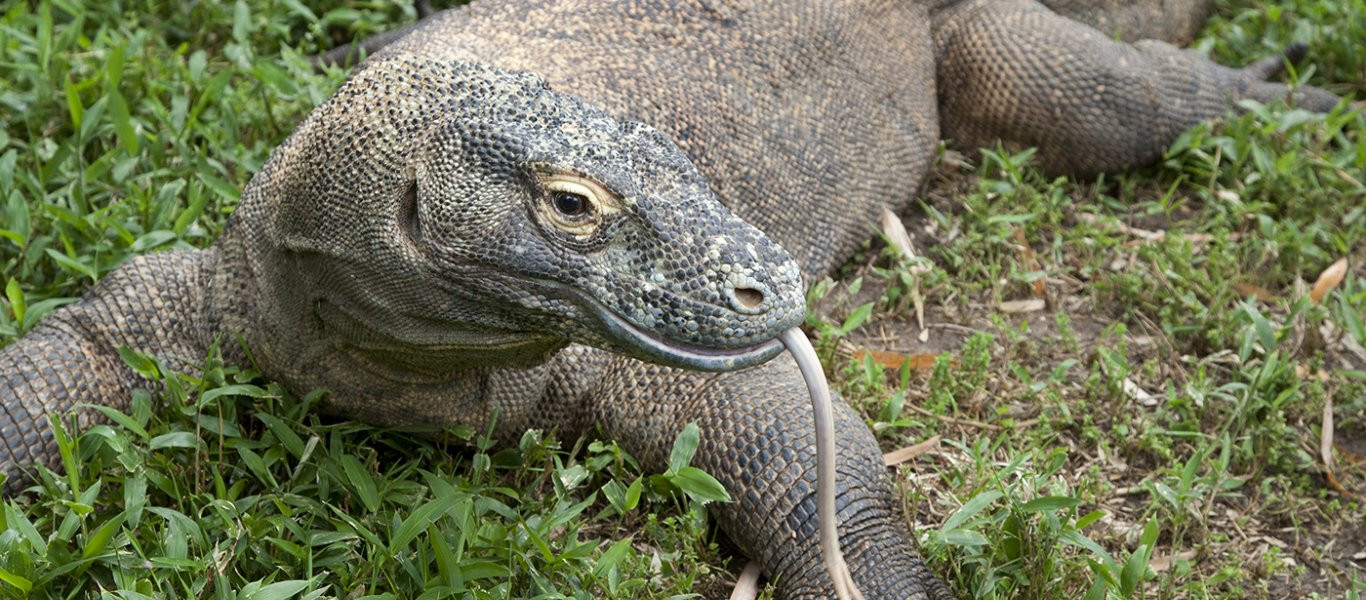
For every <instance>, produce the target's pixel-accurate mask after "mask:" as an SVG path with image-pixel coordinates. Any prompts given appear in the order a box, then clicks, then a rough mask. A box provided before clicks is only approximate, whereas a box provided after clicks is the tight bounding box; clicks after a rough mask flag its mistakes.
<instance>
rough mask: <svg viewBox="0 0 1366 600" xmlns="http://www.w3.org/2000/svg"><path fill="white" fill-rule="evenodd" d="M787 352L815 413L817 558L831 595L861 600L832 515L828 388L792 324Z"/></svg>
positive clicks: (786, 340) (803, 336)
mask: <svg viewBox="0 0 1366 600" xmlns="http://www.w3.org/2000/svg"><path fill="white" fill-rule="evenodd" d="M781 339H782V340H783V345H784V346H787V351H788V352H790V353H791V354H792V358H794V359H796V361H797V367H798V368H800V369H801V370H802V378H803V379H805V380H806V389H808V390H810V392H811V407H812V408H813V409H814V412H815V414H816V521H817V522H818V523H819V525H820V536H821V559H822V560H824V562H825V569H826V570H827V571H829V572H830V580H831V581H832V582H834V584H835V595H836V596H838V597H839V599H840V600H863V594H861V593H859V591H858V587H856V586H855V585H854V578H853V577H852V576H851V575H850V574H849V565H846V564H845V563H844V554H842V553H841V552H840V538H839V530H838V525H839V524H838V523H837V522H836V515H835V416H834V408H832V407H831V406H830V387H829V385H827V384H826V382H825V371H823V370H821V361H820V359H818V358H816V350H815V349H814V348H812V347H811V342H810V341H809V340H807V339H806V334H804V333H802V330H801V329H799V328H796V327H793V328H792V329H789V330H787V331H784V332H783V335H782V337H781Z"/></svg>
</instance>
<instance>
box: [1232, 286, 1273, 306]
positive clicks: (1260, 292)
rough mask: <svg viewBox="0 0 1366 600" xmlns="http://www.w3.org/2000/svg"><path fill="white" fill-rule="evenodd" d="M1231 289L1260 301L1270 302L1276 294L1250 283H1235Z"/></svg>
mask: <svg viewBox="0 0 1366 600" xmlns="http://www.w3.org/2000/svg"><path fill="white" fill-rule="evenodd" d="M1233 289H1235V290H1238V293H1239V294H1242V295H1244V296H1252V297H1254V298H1256V299H1258V300H1261V301H1262V302H1271V301H1272V300H1275V299H1276V295H1275V294H1273V293H1271V292H1269V291H1267V289H1266V288H1261V287H1257V286H1255V285H1252V284H1250V283H1235V284H1233Z"/></svg>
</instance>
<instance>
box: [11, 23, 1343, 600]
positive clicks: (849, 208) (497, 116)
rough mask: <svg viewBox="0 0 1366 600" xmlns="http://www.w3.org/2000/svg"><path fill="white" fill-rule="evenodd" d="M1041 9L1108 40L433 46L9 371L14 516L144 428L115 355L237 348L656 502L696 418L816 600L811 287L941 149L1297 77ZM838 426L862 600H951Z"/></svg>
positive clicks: (1105, 137)
mask: <svg viewBox="0 0 1366 600" xmlns="http://www.w3.org/2000/svg"><path fill="white" fill-rule="evenodd" d="M1045 4H1051V5H1053V6H1055V8H1057V9H1059V10H1061V11H1064V13H1063V14H1064V15H1067V14H1070V15H1075V16H1077V17H1078V18H1082V19H1085V20H1088V21H1089V22H1092V23H1097V24H1101V25H1102V26H1104V27H1106V28H1107V31H1104V32H1102V31H1098V30H1096V29H1093V28H1091V27H1089V26H1087V25H1084V24H1082V23H1080V22H1077V21H1074V20H1071V19H1069V18H1067V17H1066V16H1062V15H1060V14H1058V13H1054V12H1053V11H1052V10H1050V9H1049V8H1048V7H1046V6H1045V5H1044V4H1040V3H1038V2H1034V1H1032V0H999V1H993V2H988V1H986V0H937V1H926V2H913V1H910V0H870V1H852V0H830V1H825V2H822V1H809V2H799V3H797V2H784V3H778V2H774V3H765V2H759V1H753V2H750V1H735V2H726V1H714V2H701V1H696V2H692V1H678V2H659V1H648V0H639V1H625V2H600V1H591V2H571V1H567V0H554V1H547V2H542V1H531V0H512V1H506V2H482V3H481V2H477V3H475V4H472V5H470V6H468V7H464V8H460V9H457V10H452V11H449V12H445V13H442V14H439V15H436V16H434V17H432V18H430V19H428V20H426V21H424V22H423V23H421V24H420V25H418V26H417V27H416V28H414V29H413V31H412V32H411V33H410V34H408V35H406V37H402V38H401V39H399V40H398V41H395V42H393V43H392V44H390V45H389V46H388V47H386V48H385V49H384V50H383V51H381V52H380V53H378V54H377V55H376V56H374V57H372V58H371V59H369V60H368V61H367V62H365V63H364V64H363V65H362V66H361V67H360V68H359V69H358V70H357V72H356V73H355V74H354V75H353V76H352V77H351V78H350V80H349V81H348V82H347V83H346V84H344V85H343V86H342V87H341V88H340V90H339V91H337V93H336V94H335V96H333V97H332V98H331V99H330V100H329V101H327V102H326V103H325V104H323V105H322V106H321V107H319V108H318V109H317V110H315V111H314V112H313V113H312V115H310V116H309V117H308V118H307V119H306V120H305V121H304V122H303V123H302V124H301V125H300V126H299V128H298V130H297V131H296V132H295V133H294V134H293V135H292V136H291V137H290V138H289V139H288V140H287V141H286V142H285V143H284V144H282V145H281V146H280V147H279V148H278V149H276V151H275V152H274V153H273V155H272V156H271V158H270V160H269V161H268V162H267V163H266V165H265V166H264V167H263V168H262V169H261V171H260V172H259V173H257V174H256V176H255V177H254V178H253V179H252V180H251V182H250V183H249V184H248V186H247V188H246V189H245V191H244V192H243V195H242V199H241V204H240V206H239V207H238V209H237V211H236V213H235V214H234V215H233V217H232V219H231V220H230V222H229V224H228V226H227V227H226V229H225V231H224V232H223V235H222V236H221V238H220V239H219V240H218V241H217V243H216V244H215V245H214V246H213V247H211V248H209V249H207V250H203V251H197V252H163V253H157V254H153V255H149V256H142V257H139V258H136V259H134V260H131V261H129V263H128V264H126V265H124V266H123V267H121V268H120V269H118V270H117V271H115V272H113V273H111V274H110V275H108V276H107V277H105V278H104V279H103V280H102V281H100V282H99V284H98V285H97V286H96V287H95V288H94V289H93V290H92V291H91V292H90V293H89V294H87V295H86V297H85V298H84V299H83V300H81V301H80V302H78V303H76V304H73V305H70V306H68V307H66V308H64V309H62V310H61V311H59V312H57V313H54V314H52V315H51V316H49V317H48V318H47V319H46V320H45V321H44V322H43V323H42V324H41V325H40V326H38V327H37V328H35V329H34V330H33V331H32V332H31V333H30V334H29V335H28V336H27V337H25V338H24V339H22V340H20V341H19V342H17V343H15V344H13V345H11V346H10V347H8V348H5V349H4V350H3V351H0V406H3V408H4V410H3V411H2V412H0V430H2V431H3V442H4V448H3V454H0V461H3V463H4V471H5V473H6V475H7V476H8V477H9V481H8V483H7V493H15V492H17V491H19V490H20V489H22V485H23V483H22V482H23V481H25V479H26V477H25V475H24V469H25V468H26V467H28V466H29V465H31V464H33V463H36V462H43V463H46V464H49V465H52V464H53V457H54V455H55V446H54V443H53V440H52V437H51V434H50V432H49V431H48V427H47V425H46V415H47V414H49V413H51V412H53V411H59V412H60V411H69V410H71V409H72V406H73V403H75V402H91V401H97V402H101V403H104V404H108V405H112V406H116V407H125V406H126V405H127V401H128V398H129V395H130V390H131V389H132V388H133V387H135V386H138V385H142V384H140V381H139V379H138V377H137V376H136V375H135V374H134V373H132V372H131V371H130V370H128V369H126V368H125V367H124V366H123V365H122V364H121V363H120V360H119V357H118V354H117V353H116V351H115V348H116V347H118V346H121V345H126V346H128V347H131V348H133V349H135V350H138V351H141V352H145V353H152V354H155V355H159V356H162V357H168V358H173V357H176V358H183V359H188V360H192V361H193V360H197V359H198V358H199V357H202V356H203V355H204V354H205V353H206V351H207V348H208V347H209V345H210V344H211V343H213V342H214V340H215V339H216V338H219V337H220V336H222V337H223V338H225V339H229V340H230V339H234V336H240V337H241V339H243V340H245V341H246V342H247V344H248V346H249V348H250V349H251V351H252V352H253V354H254V358H255V359H256V361H257V363H258V364H259V365H260V367H261V368H262V370H263V371H264V373H266V374H267V375H268V376H269V377H272V378H274V379H276V380H278V381H280V382H282V383H284V384H285V385H286V386H287V387H288V388H290V389H291V390H293V391H295V392H299V393H302V392H306V391H309V390H311V389H316V388H325V389H327V390H329V392H330V395H329V396H328V398H329V403H328V407H329V409H330V410H332V411H334V412H337V413H341V414H344V415H349V416H352V417H355V418H358V419H363V420H366V421H370V422H374V423H382V424H399V423H423V424H438V425H467V426H472V427H474V428H476V429H480V428H482V427H484V426H485V424H487V423H488V420H489V419H491V418H494V415H495V413H496V428H495V435H496V436H497V437H498V438H500V439H502V440H509V439H516V438H517V437H518V436H519V434H520V433H521V432H522V431H524V430H525V429H527V428H544V429H551V428H554V429H557V430H558V432H559V435H560V436H562V437H568V438H573V437H575V436H579V435H581V434H583V433H585V432H586V431H588V430H589V429H590V428H591V427H592V426H594V425H597V426H599V427H600V428H601V431H602V433H604V434H605V435H607V436H611V437H612V438H615V439H616V440H617V441H618V442H619V443H620V444H621V446H622V447H623V448H626V449H627V450H629V451H630V452H631V453H632V454H634V455H635V456H636V457H637V458H638V459H639V460H640V462H641V464H642V465H644V466H645V467H646V468H652V469H656V468H661V467H662V465H664V463H665V460H666V457H667V454H668V451H669V448H670V443H671V442H672V440H673V439H674V437H675V435H676V433H677V432H678V431H679V430H680V429H681V428H682V426H683V425H684V424H686V423H688V422H692V421H696V422H698V423H699V425H700V426H701V429H702V431H703V432H704V433H703V442H702V446H701V448H700V449H699V450H698V453H697V456H696V459H695V463H696V464H697V465H698V466H700V467H702V468H704V469H707V470H708V471H710V472H711V473H713V474H714V475H716V476H717V477H718V478H719V479H720V480H721V481H722V482H723V483H724V484H725V486H726V487H727V488H728V489H729V490H730V492H731V494H732V495H733V497H734V498H735V501H734V502H732V503H729V504H723V505H719V506H716V507H715V513H714V514H715V516H716V518H717V520H718V521H719V523H720V524H721V526H722V528H723V529H724V530H725V531H726V532H727V533H728V534H729V535H730V536H731V537H732V538H733V539H734V540H735V541H736V542H737V544H738V545H739V546H740V548H741V549H742V550H743V551H744V552H746V553H747V554H749V555H751V556H752V557H754V558H756V559H757V560H759V561H760V563H761V564H762V565H763V568H764V571H765V572H766V573H767V574H768V575H769V576H770V577H772V578H775V579H776V581H777V585H778V587H779V594H780V595H781V596H782V597H785V598H808V597H829V596H830V595H831V592H830V588H829V583H828V579H827V577H826V575H825V572H824V570H823V568H822V566H821V563H820V560H819V557H818V555H817V544H816V539H815V535H814V531H815V523H814V522H813V518H812V516H813V514H814V512H815V510H814V505H813V497H814V474H813V473H814V470H813V468H812V465H813V462H814V456H813V448H812V445H813V437H812V434H811V433H810V432H811V417H810V412H809V411H810V408H809V404H808V402H807V394H806V391H805V388H804V386H803V383H802V381H801V379H800V377H799V376H798V375H797V373H796V371H795V367H794V366H793V363H792V361H791V360H790V359H789V358H787V357H782V358H780V359H778V360H772V361H770V362H766V363H764V361H765V360H767V359H769V358H771V357H773V356H774V355H775V354H776V353H778V352H779V351H780V348H779V346H778V345H777V343H776V342H775V341H774V338H775V336H777V335H778V333H779V332H780V331H782V330H783V329H786V328H788V327H791V326H793V325H795V324H797V323H799V322H801V320H802V316H803V312H804V306H803V296H802V287H801V281H802V279H801V278H802V276H803V275H805V276H807V277H818V276H823V275H825V274H828V273H830V272H831V271H832V269H834V268H835V267H836V266H837V265H839V264H840V263H841V261H844V260H846V259H847V258H848V257H849V256H850V254H851V252H852V251H853V249H855V248H856V246H857V245H858V244H859V243H860V242H862V241H864V240H865V239H866V238H867V237H868V232H869V224H870V223H871V222H872V221H873V216H874V215H875V214H876V212H877V211H878V210H879V209H880V208H881V207H883V206H889V207H891V208H893V209H897V208H901V207H904V206H906V205H907V204H908V202H910V201H911V199H912V197H913V196H914V194H915V193H916V191H917V189H918V188H919V186H920V184H921V182H922V181H923V180H924V179H925V176H926V172H927V170H928V169H929V166H930V162H931V158H932V156H933V154H934V148H935V145H936V142H937V141H938V140H939V139H940V137H941V135H942V136H946V137H949V138H953V139H955V140H958V141H959V142H962V143H965V144H968V145H977V144H983V143H989V142H990V141H991V140H997V139H1001V140H1005V141H1006V143H1008V144H1012V145H1029V146H1033V145H1037V146H1039V147H1040V148H1041V149H1040V152H1039V154H1038V157H1039V160H1041V161H1042V163H1043V165H1044V167H1045V168H1046V169H1048V170H1050V171H1054V172H1070V173H1090V172H1095V171H1100V170H1106V169H1120V168H1124V167H1126V166H1129V165H1134V164H1138V163H1143V162H1146V161H1149V160H1151V159H1153V158H1154V157H1156V156H1158V155H1159V153H1160V152H1162V151H1163V149H1164V148H1165V146H1166V145H1167V144H1168V143H1170V141H1171V140H1172V139H1173V138H1174V137H1175V136H1176V135H1177V134H1178V133H1179V132H1180V131H1182V130H1183V129H1185V128H1187V127H1189V126H1191V125H1193V124H1195V123H1196V122H1198V121H1200V120H1202V119H1206V118H1209V117H1211V116H1214V115H1218V114H1221V113H1222V112H1223V111H1225V110H1226V109H1227V108H1228V107H1229V105H1230V101H1231V100H1234V99H1240V98H1254V99H1257V100H1264V101H1265V100H1271V99H1274V98H1279V97H1282V96H1284V95H1285V94H1286V89H1285V88H1284V87H1283V86H1282V85H1280V84H1274V83H1265V82H1263V79H1264V78H1266V77H1267V76H1269V75H1271V74H1273V73H1274V72H1275V71H1276V68H1275V67H1276V66H1277V65H1279V64H1280V61H1281V59H1280V58H1279V57H1277V58H1274V59H1271V60H1270V61H1269V62H1265V63H1260V64H1258V65H1254V67H1251V68H1248V69H1244V70H1233V69H1227V68H1223V67H1220V66H1217V65H1215V64H1213V63H1212V62H1210V61H1209V60H1207V59H1206V58H1204V57H1202V56H1199V55H1197V54H1193V53H1188V52H1185V51H1180V50H1178V49H1176V48H1175V47H1173V46H1171V45H1169V44H1168V43H1166V42H1162V41H1142V42H1138V43H1135V44H1133V45H1129V44H1127V43H1123V42H1119V41H1115V40H1114V36H1113V33H1114V32H1115V30H1125V29H1126V28H1127V29H1128V31H1129V33H1130V34H1131V35H1132V34H1134V33H1137V34H1138V35H1160V36H1164V37H1167V38H1168V39H1186V38H1188V37H1189V36H1190V35H1191V32H1192V31H1193V27H1195V26H1196V25H1198V23H1199V22H1200V21H1201V20H1202V19H1203V17H1204V14H1205V12H1206V11H1207V9H1208V4H1209V3H1208V1H1206V0H1190V1H1181V0H1149V1H1146V2H1145V1H1139V2H1111V1H1110V0H1102V1H1088V0H1070V1H1064V0H1054V1H1053V2H1051V3H1049V2H1046V3H1045ZM533 74H534V75H533ZM1295 100H1296V101H1297V102H1299V103H1300V104H1302V105H1304V106H1306V107H1308V108H1310V109H1316V110H1325V109H1328V108H1330V107H1331V106H1333V105H1334V103H1335V102H1336V98H1335V97H1333V96H1332V95H1330V94H1328V93H1326V92H1322V91H1319V90H1312V89H1302V90H1299V91H1298V92H1296V94H1295ZM723 205H724V206H723ZM726 207H728V209H727V208H726ZM729 211H734V214H732V213H731V212H729ZM735 215H738V217H737V216H735ZM751 224H752V225H751ZM756 227H757V228H756ZM760 231H762V232H763V233H761V232H760ZM783 248H786V251H784V249H783ZM789 252H790V253H791V256H789V254H788V253H789ZM224 346H225V347H234V349H233V350H231V351H229V352H228V354H229V356H227V358H228V359H229V360H237V361H243V360H245V356H243V355H242V354H241V350H238V349H235V346H236V345H235V344H230V343H225V344H224ZM760 363H763V364H760ZM755 365H758V366H755ZM742 367H748V368H744V369H742ZM695 369H702V370H707V371H719V372H711V373H707V372H698V371H697V370H695ZM93 418H94V417H93V416H92V415H90V414H88V413H86V414H82V415H81V416H80V419H81V422H83V423H86V424H88V423H91V422H92V421H93ZM837 418H838V425H837V427H838V431H839V436H840V439H841V442H840V443H841V445H842V448H843V449H842V455H841V457H840V464H839V473H840V477H841V480H840V485H841V492H840V494H841V495H840V499H839V506H840V515H841V520H842V523H841V525H840V527H841V531H842V543H843V545H844V549H845V555H846V558H847V559H848V561H849V563H850V566H851V568H852V570H853V574H854V579H855V581H856V582H857V584H858V585H859V587H860V588H861V589H862V590H863V593H864V594H865V595H866V596H867V597H868V598H950V597H951V594H950V592H949V591H948V590H947V588H945V587H944V586H943V584H942V583H940V582H938V580H937V579H936V578H935V577H934V576H933V575H932V574H931V573H930V572H929V571H928V569H927V568H926V567H925V566H924V564H923V563H922V562H921V561H920V559H919V558H918V556H917V555H916V553H915V552H914V550H913V548H912V546H911V544H910V540H909V535H908V532H907V531H906V529H905V527H904V525H902V524H901V521H900V520H899V518H898V516H897V511H898V508H897V507H898V502H897V501H896V499H895V498H894V497H893V493H892V490H891V487H890V486H889V483H888V481H887V477H886V475H885V473H884V470H883V466H882V462H881V457H880V454H879V452H878V447H877V444H876V442H875V440H874V439H873V436H872V435H871V433H870V432H869V431H868V429H867V428H866V427H865V426H864V424H863V423H862V422H861V420H860V419H859V417H858V415H856V414H855V413H854V412H853V411H852V410H851V409H849V407H848V406H841V407H839V409H838V410H837Z"/></svg>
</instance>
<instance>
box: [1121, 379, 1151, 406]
mask: <svg viewBox="0 0 1366 600" xmlns="http://www.w3.org/2000/svg"><path fill="white" fill-rule="evenodd" d="M1123 386H1124V393H1125V394H1128V395H1129V397H1130V398H1132V399H1133V400H1134V401H1135V402H1138V403H1139V404H1142V405H1143V406H1157V398H1154V397H1153V395H1152V394H1149V393H1148V392H1147V391H1145V390H1144V389H1143V388H1141V387H1138V384H1137V383H1134V382H1133V380H1132V379H1129V378H1128V377H1125V378H1124V382H1123Z"/></svg>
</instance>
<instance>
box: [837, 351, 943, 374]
mask: <svg viewBox="0 0 1366 600" xmlns="http://www.w3.org/2000/svg"><path fill="white" fill-rule="evenodd" d="M865 356H872V357H873V362H875V363H877V364H879V365H882V366H884V367H887V368H888V369H900V368H901V366H902V365H904V364H906V361H908V360H909V361H911V368H912V369H914V370H916V371H928V370H930V369H933V368H934V359H936V358H939V355H938V354H901V353H898V352H883V351H881V350H861V349H860V350H855V351H854V359H855V360H863V357H865Z"/></svg>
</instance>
